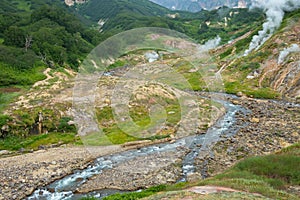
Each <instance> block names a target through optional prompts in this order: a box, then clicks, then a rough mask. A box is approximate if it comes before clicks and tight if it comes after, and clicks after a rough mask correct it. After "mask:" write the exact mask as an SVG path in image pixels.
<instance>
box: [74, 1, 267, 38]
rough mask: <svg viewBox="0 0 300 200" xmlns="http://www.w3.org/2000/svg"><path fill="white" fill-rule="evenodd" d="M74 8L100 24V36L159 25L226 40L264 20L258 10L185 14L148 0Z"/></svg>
mask: <svg viewBox="0 0 300 200" xmlns="http://www.w3.org/2000/svg"><path fill="white" fill-rule="evenodd" d="M76 10H77V12H78V13H79V14H80V15H82V16H84V17H87V18H89V19H90V20H92V21H93V22H94V23H98V24H99V26H100V28H99V29H100V30H101V32H102V34H101V35H102V38H103V39H105V38H107V37H109V36H111V35H114V34H116V33H119V32H121V31H124V30H130V29H134V28H139V27H162V28H167V29H172V30H176V31H179V32H182V33H184V34H186V35H188V36H190V37H191V38H193V39H195V40H197V41H199V42H200V43H203V42H205V41H207V40H209V39H212V38H214V37H216V36H217V35H219V36H220V37H222V42H223V43H225V42H227V41H229V40H231V39H234V38H236V37H237V36H240V35H242V34H244V33H246V32H248V31H249V30H251V29H252V28H253V27H255V26H257V25H259V24H261V22H262V20H263V19H264V16H263V13H262V12H261V11H259V10H252V11H249V10H247V9H230V8H226V7H222V8H219V9H218V10H213V11H202V12H199V13H188V12H182V11H170V10H168V9H166V8H163V7H161V6H158V5H156V4H154V3H151V2H149V1H147V0H143V1H139V0H126V1H125V0H122V1H117V0H113V1H108V0H101V1H97V0H90V1H88V2H87V3H85V4H81V5H76ZM228 33H230V34H228Z"/></svg>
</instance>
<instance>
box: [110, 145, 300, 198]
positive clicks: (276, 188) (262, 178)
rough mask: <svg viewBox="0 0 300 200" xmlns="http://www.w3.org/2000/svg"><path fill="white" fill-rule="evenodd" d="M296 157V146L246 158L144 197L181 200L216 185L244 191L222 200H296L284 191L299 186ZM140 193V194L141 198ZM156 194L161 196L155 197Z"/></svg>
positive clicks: (299, 150) (299, 159) (298, 147)
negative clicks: (216, 172) (198, 188)
mask: <svg viewBox="0 0 300 200" xmlns="http://www.w3.org/2000/svg"><path fill="white" fill-rule="evenodd" d="M299 155H300V143H297V144H295V145H293V146H290V147H288V148H286V149H283V150H282V151H281V152H279V153H276V154H272V155H267V156H257V157H250V158H246V159H245V160H243V161H240V162H239V163H238V164H236V165H235V166H234V167H232V168H231V169H229V170H227V171H226V172H224V173H222V174H220V175H217V176H215V177H212V178H209V179H206V180H203V181H200V182H197V183H177V184H174V185H168V186H159V188H158V191H157V190H156V189H155V190H154V192H151V193H152V194H149V195H148V190H145V193H146V194H147V196H150V195H153V196H152V197H151V199H156V198H155V197H164V198H171V197H172V196H177V195H178V194H179V193H180V194H181V193H182V194H181V198H184V197H185V195H188V196H189V195H191V194H190V193H184V192H182V191H181V190H182V189H186V188H189V187H192V186H203V185H215V186H224V187H230V188H233V189H236V190H240V191H243V193H239V195H237V194H228V195H229V196H228V195H226V196H224V199H231V198H233V197H234V196H235V198H234V199H238V198H239V197H240V198H241V197H243V198H245V199H255V197H254V196H252V194H253V193H258V194H261V195H263V196H262V197H261V198H262V199H264V198H271V199H295V200H296V199H299V198H298V197H297V196H296V195H294V194H291V193H288V192H287V191H286V190H287V189H288V187H289V186H292V185H299V184H300V182H299V180H300V165H299V162H300V157H299ZM143 192H144V191H143ZM143 192H142V194H144V193H143ZM158 192H160V193H159V194H157V193H158ZM247 193H248V194H247ZM138 194H139V193H136V192H132V193H127V194H116V195H111V196H109V197H106V199H107V200H108V199H109V200H113V199H115V200H117V199H123V198H124V199H140V198H144V197H146V196H144V195H141V196H139V195H138ZM220 195H222V194H215V195H213V196H211V198H212V197H216V198H220ZM236 195H237V196H236ZM222 197H223V196H222ZM225 197H226V198H225ZM230 197H231V198H230ZM250 197H251V198H250ZM195 198H197V195H195ZM257 198H258V197H257Z"/></svg>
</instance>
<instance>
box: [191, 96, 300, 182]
mask: <svg viewBox="0 0 300 200" xmlns="http://www.w3.org/2000/svg"><path fill="white" fill-rule="evenodd" d="M228 100H229V101H231V102H233V103H234V104H239V105H242V106H243V107H244V108H247V109H248V110H250V111H251V113H248V115H239V116H238V117H237V119H238V121H239V122H238V123H243V122H248V125H247V126H246V127H244V128H241V129H240V130H239V131H238V132H237V134H235V135H233V136H232V137H228V138H226V137H224V138H223V140H221V141H219V142H217V143H216V145H214V147H213V148H212V154H210V155H204V156H199V157H198V159H197V161H196V162H197V166H198V167H197V168H198V171H201V170H203V169H205V174H207V175H208V176H214V175H216V174H218V173H220V172H223V171H224V170H226V169H228V167H230V166H232V165H234V164H235V163H237V162H238V161H239V160H241V159H243V158H245V157H249V156H256V155H266V154H270V153H273V152H276V151H279V150H281V149H282V148H284V147H287V146H290V145H292V144H294V143H296V142H299V141H300V105H295V104H291V103H287V102H277V101H272V100H258V99H252V98H246V97H242V98H228Z"/></svg>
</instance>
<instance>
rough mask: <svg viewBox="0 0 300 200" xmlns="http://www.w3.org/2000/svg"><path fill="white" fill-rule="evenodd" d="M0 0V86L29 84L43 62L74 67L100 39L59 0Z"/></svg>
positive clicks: (52, 65)
mask: <svg viewBox="0 0 300 200" xmlns="http://www.w3.org/2000/svg"><path fill="white" fill-rule="evenodd" d="M0 4H1V6H0V38H1V43H0V51H1V54H0V60H1V62H0V70H1V72H2V73H1V74H0V80H1V81H0V87H1V86H11V85H32V84H33V83H34V82H36V81H38V80H41V79H43V78H45V77H44V76H43V75H42V74H41V72H42V70H43V69H45V67H46V66H47V67H51V68H56V67H59V66H69V67H72V68H74V69H77V67H78V65H79V61H80V60H82V59H84V58H85V56H86V55H87V53H89V52H90V51H91V49H92V48H93V46H94V45H95V44H97V43H98V41H99V35H98V32H97V31H96V30H93V29H90V28H87V27H86V26H85V25H83V24H82V22H81V21H80V20H79V19H78V18H77V17H76V16H75V15H74V14H72V13H71V12H70V11H69V10H68V9H67V8H66V7H65V6H64V5H63V2H61V1H59V0H55V1H50V0H46V1H42V0H33V1H28V0H19V1H8V0H3V1H1V3H0ZM50 5H51V6H50ZM97 38H98V39H97ZM16 58H18V59H16Z"/></svg>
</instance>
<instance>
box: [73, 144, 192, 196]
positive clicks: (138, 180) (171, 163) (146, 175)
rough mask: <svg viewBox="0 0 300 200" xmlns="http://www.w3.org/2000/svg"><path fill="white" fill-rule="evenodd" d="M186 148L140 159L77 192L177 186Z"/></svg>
mask: <svg viewBox="0 0 300 200" xmlns="http://www.w3.org/2000/svg"><path fill="white" fill-rule="evenodd" d="M185 154H186V149H183V148H178V151H176V152H173V151H172V152H161V153H155V154H151V155H149V156H146V157H136V158H134V159H132V160H128V161H126V162H122V163H120V164H119V165H118V166H116V167H114V168H113V169H108V170H105V171H103V173H101V174H99V175H97V176H94V177H93V178H92V179H91V180H89V181H88V182H87V183H85V184H84V185H82V186H81V187H80V188H79V189H78V190H77V191H78V192H79V193H88V192H91V191H97V190H101V189H117V190H121V191H122V190H125V191H128V190H132V191H133V190H138V189H140V188H147V187H150V186H154V185H160V184H171V183H175V182H176V181H177V180H178V179H179V178H180V177H181V176H182V170H181V165H182V159H181V158H182V157H183V156H184V155H185Z"/></svg>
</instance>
